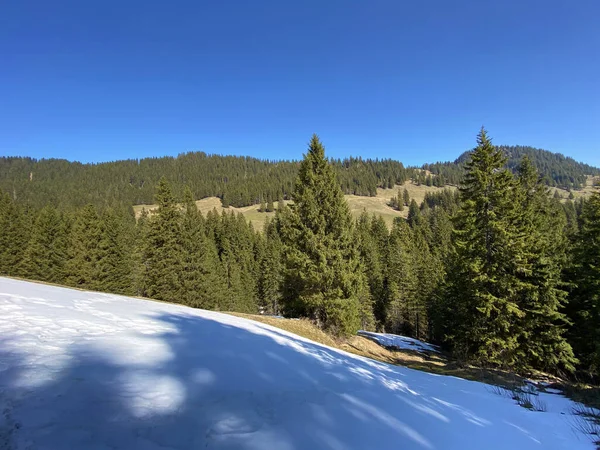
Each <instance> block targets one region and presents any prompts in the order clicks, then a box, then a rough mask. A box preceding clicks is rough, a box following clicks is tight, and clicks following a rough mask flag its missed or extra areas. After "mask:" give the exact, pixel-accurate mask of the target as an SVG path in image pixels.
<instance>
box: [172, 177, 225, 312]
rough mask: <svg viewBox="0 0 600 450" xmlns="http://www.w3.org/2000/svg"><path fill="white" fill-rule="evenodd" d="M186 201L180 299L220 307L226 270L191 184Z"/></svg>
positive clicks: (197, 304)
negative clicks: (198, 206) (197, 203)
mask: <svg viewBox="0 0 600 450" xmlns="http://www.w3.org/2000/svg"><path fill="white" fill-rule="evenodd" d="M184 205H185V211H184V212H183V214H182V217H181V227H180V230H181V231H180V235H179V242H180V252H181V256H180V259H181V266H180V267H181V271H180V273H179V277H178V278H179V297H178V298H179V301H180V302H181V303H183V304H185V305H189V306H193V307H195V308H203V309H221V306H222V304H224V303H225V298H226V295H227V292H226V290H227V286H226V282H225V273H224V270H223V267H222V266H221V263H220V260H219V255H218V253H217V247H216V245H215V242H214V240H212V239H211V238H210V237H209V236H208V233H207V231H206V228H205V222H204V218H203V217H202V215H201V214H200V212H198V208H197V207H196V203H195V202H194V198H193V196H192V191H191V190H190V189H189V188H188V189H186V191H185V192H184Z"/></svg>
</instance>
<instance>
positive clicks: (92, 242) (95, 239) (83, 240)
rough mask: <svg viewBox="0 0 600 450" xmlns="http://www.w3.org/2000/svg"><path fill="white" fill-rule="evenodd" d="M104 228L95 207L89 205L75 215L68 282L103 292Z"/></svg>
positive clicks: (69, 247) (66, 270) (66, 272)
mask: <svg viewBox="0 0 600 450" xmlns="http://www.w3.org/2000/svg"><path fill="white" fill-rule="evenodd" d="M101 235H102V227H101V225H100V217H99V216H98V211H96V207H95V206H94V205H87V206H85V207H83V208H81V209H80V210H79V211H77V212H76V214H75V220H74V223H73V226H72V227H71V233H70V239H69V246H68V251H67V252H68V261H67V263H66V265H65V274H66V281H67V283H68V284H70V285H71V286H76V287H79V288H82V289H92V290H101V289H102V286H101V285H100V284H99V282H98V281H99V280H98V278H99V276H98V262H99V260H100V257H101V255H100V238H101Z"/></svg>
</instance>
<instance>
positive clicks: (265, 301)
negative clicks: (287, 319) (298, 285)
mask: <svg viewBox="0 0 600 450" xmlns="http://www.w3.org/2000/svg"><path fill="white" fill-rule="evenodd" d="M257 250H258V251H257V259H258V264H259V276H258V298H259V305H260V308H261V310H262V312H264V313H266V314H275V315H276V314H279V303H280V299H281V283H282V276H283V273H282V270H283V267H282V265H281V252H282V247H281V239H280V238H279V235H278V234H277V228H276V226H275V224H274V223H272V222H269V221H268V220H267V223H265V228H264V237H262V238H259V245H258V249H257Z"/></svg>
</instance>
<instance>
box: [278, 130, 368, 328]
mask: <svg viewBox="0 0 600 450" xmlns="http://www.w3.org/2000/svg"><path fill="white" fill-rule="evenodd" d="M292 200H293V206H294V207H293V208H285V209H284V210H283V212H282V214H280V216H279V219H278V231H279V234H280V236H281V238H282V241H283V243H284V257H285V270H284V283H283V290H282V305H283V307H284V312H285V313H286V314H287V315H293V316H307V317H310V318H311V319H313V320H315V321H317V322H318V323H319V324H321V325H322V326H323V327H325V328H327V329H330V330H332V331H333V332H336V333H340V334H351V333H354V332H356V330H358V329H359V328H360V327H361V326H363V325H365V324H368V323H371V322H372V319H371V315H372V312H371V311H372V308H371V304H370V295H369V293H368V288H367V286H366V281H365V276H364V273H363V272H362V269H361V267H360V265H359V258H358V253H357V249H356V246H355V243H354V242H353V232H352V216H351V215H350V209H349V208H348V204H347V203H346V201H345V199H344V195H343V193H342V190H341V189H340V185H339V183H338V181H337V179H336V176H335V172H334V171H333V169H332V167H331V166H330V165H329V163H328V161H327V159H326V158H325V149H324V147H323V145H322V144H321V142H320V141H319V138H318V137H317V136H316V135H313V137H312V139H311V141H310V144H309V148H308V152H307V153H306V155H305V156H304V160H303V161H302V163H301V165H300V169H299V173H298V178H297V180H296V185H295V189H294V193H293V195H292Z"/></svg>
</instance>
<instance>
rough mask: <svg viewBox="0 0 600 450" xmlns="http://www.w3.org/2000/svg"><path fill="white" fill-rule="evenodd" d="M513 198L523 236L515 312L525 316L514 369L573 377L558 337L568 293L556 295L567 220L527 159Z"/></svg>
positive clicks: (568, 356) (564, 345) (569, 358)
mask: <svg viewBox="0 0 600 450" xmlns="http://www.w3.org/2000/svg"><path fill="white" fill-rule="evenodd" d="M517 195H518V198H517V208H518V213H519V222H518V228H519V232H520V234H521V235H522V236H523V240H522V241H519V242H521V243H522V248H521V249H520V252H519V253H520V257H521V260H522V265H521V268H520V269H521V270H520V271H519V272H518V273H517V276H518V277H519V279H520V282H521V283H520V284H519V286H520V288H521V292H520V296H521V298H520V300H519V307H520V309H521V311H523V313H524V316H523V318H522V320H521V326H520V329H519V334H520V340H519V342H520V347H519V352H520V355H519V358H520V361H519V364H520V365H521V366H523V367H534V368H536V369H538V370H544V371H548V372H554V373H556V372H561V371H562V372H564V371H567V372H572V371H573V370H574V363H575V361H576V360H575V357H574V355H573V350H572V348H571V346H570V345H569V344H568V343H567V341H566V339H565V337H564V336H563V335H564V333H565V331H566V326H567V320H566V316H565V315H564V314H563V312H562V307H563V305H564V303H565V301H566V297H567V293H566V292H565V291H564V290H562V289H561V269H562V267H563V266H564V262H565V258H566V244H567V242H566V238H565V233H564V229H565V226H566V218H565V216H564V214H562V208H560V206H559V205H558V204H556V203H555V202H553V201H552V200H551V198H550V195H549V192H548V189H547V188H546V186H545V185H544V184H543V183H542V181H541V179H540V177H539V175H538V173H537V171H536V170H535V168H534V167H533V165H532V164H531V161H530V160H529V159H528V158H527V157H524V158H523V161H522V162H521V165H520V166H519V170H518V189H517Z"/></svg>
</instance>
